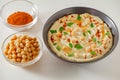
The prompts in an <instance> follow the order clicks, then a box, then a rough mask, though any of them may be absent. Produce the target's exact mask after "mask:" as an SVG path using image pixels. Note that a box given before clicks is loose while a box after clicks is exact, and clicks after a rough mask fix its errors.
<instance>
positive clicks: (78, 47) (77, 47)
mask: <svg viewBox="0 0 120 80" xmlns="http://www.w3.org/2000/svg"><path fill="white" fill-rule="evenodd" d="M75 48H76V49H82V48H83V47H82V46H81V45H80V44H76V45H75Z"/></svg>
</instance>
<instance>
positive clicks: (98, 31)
mask: <svg viewBox="0 0 120 80" xmlns="http://www.w3.org/2000/svg"><path fill="white" fill-rule="evenodd" d="M95 35H96V36H97V37H98V38H100V30H97V32H96V34H95Z"/></svg>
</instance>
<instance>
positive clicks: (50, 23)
mask: <svg viewBox="0 0 120 80" xmlns="http://www.w3.org/2000/svg"><path fill="white" fill-rule="evenodd" d="M81 8H83V9H89V10H93V11H96V12H99V13H100V14H102V15H104V16H105V17H106V18H107V19H108V20H109V21H110V23H111V24H112V25H113V27H110V26H108V27H109V28H114V30H116V32H115V33H116V34H115V35H113V32H112V30H111V29H110V30H111V32H112V35H113V45H112V47H111V49H110V50H109V51H108V52H107V53H105V54H104V55H103V56H101V57H100V58H97V59H95V60H94V59H93V60H90V61H85V62H74V61H69V60H66V59H64V58H62V57H59V56H58V55H57V54H56V53H55V52H54V51H53V50H52V49H51V48H50V45H49V43H48V41H46V38H47V37H46V36H47V35H48V30H49V29H50V28H51V25H52V24H53V23H54V22H55V21H56V20H57V19H59V18H61V14H64V15H62V17H63V16H65V15H69V14H74V13H75V12H74V11H73V12H71V13H69V14H67V13H64V11H66V10H69V9H81ZM88 12H89V11H88ZM88 12H86V13H88ZM60 13H61V14H60ZM84 13H85V12H84ZM58 14H59V15H60V16H59V17H57V19H56V20H55V19H54V20H52V19H53V18H55V17H56V16H58ZM76 14H82V13H76ZM92 15H95V14H92ZM95 16H96V15H95ZM98 17H99V16H98ZM100 18H101V17H100ZM102 20H103V19H102ZM51 21H52V22H51ZM103 21H104V20H103ZM105 23H106V22H105ZM48 24H49V25H50V26H48V27H49V28H48V29H47V34H46V35H45V34H44V33H45V32H44V31H46V30H45V27H46V25H48ZM106 24H107V23H106ZM107 25H108V24H107ZM42 37H43V40H44V44H45V45H46V47H47V49H48V50H49V51H50V53H52V54H53V55H54V56H56V57H58V58H59V59H61V60H63V61H66V62H70V63H91V62H96V61H99V60H101V59H103V58H105V57H106V56H108V55H109V54H111V53H112V52H113V50H114V49H115V48H116V46H117V44H118V41H119V31H118V28H117V26H116V24H115V22H114V21H113V20H112V19H111V18H110V17H109V16H108V15H106V14H105V13H103V12H101V11H99V10H97V9H94V8H90V7H79V6H77V7H68V8H65V9H62V10H59V11H57V12H55V13H54V14H53V15H51V16H50V17H49V18H48V19H47V21H46V22H45V24H44V27H43V30H42ZM114 38H116V39H115V40H114ZM47 39H48V38H47ZM115 41H116V42H115Z"/></svg>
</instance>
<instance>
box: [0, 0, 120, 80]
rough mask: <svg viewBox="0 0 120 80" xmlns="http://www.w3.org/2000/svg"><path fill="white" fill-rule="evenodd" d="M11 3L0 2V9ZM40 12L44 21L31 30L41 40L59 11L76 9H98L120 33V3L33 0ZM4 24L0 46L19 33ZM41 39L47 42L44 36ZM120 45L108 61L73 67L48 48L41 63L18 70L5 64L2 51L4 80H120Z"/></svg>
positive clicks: (1, 75) (0, 75)
mask: <svg viewBox="0 0 120 80" xmlns="http://www.w3.org/2000/svg"><path fill="white" fill-rule="evenodd" d="M7 1H10V0H0V7H1V6H2V5H3V4H4V3H6V2H7ZM30 1H32V2H33V3H35V4H36V5H37V6H38V8H39V12H40V16H39V18H40V20H39V22H38V23H37V24H36V25H35V26H34V28H32V29H30V30H26V31H28V32H31V33H35V34H37V35H39V36H40V37H41V31H42V28H43V25H44V23H45V22H46V20H47V19H48V18H49V17H50V16H51V15H52V14H53V13H55V12H57V11H59V10H61V9H64V8H67V7H73V6H86V7H92V8H95V9H98V10H100V11H102V12H104V13H105V14H107V15H108V16H110V17H111V18H112V19H113V20H114V22H115V23H116V25H117V27H118V29H119V31H120V0H30ZM15 32H16V31H13V30H11V29H9V28H7V27H5V25H4V24H2V23H1V22H0V47H1V45H2V43H3V40H4V39H5V38H6V37H7V36H8V35H10V34H12V33H15ZM41 39H43V38H42V37H41ZM119 47H120V43H118V45H117V47H116V49H115V50H114V51H113V52H112V53H111V54H110V55H109V56H107V57H106V58H104V59H102V60H100V61H98V62H95V63H89V64H72V63H68V62H64V61H62V60H60V59H58V58H56V57H55V56H54V55H52V54H51V53H50V52H49V51H48V50H47V48H46V46H45V45H44V51H43V53H44V55H43V56H42V58H41V60H40V61H38V62H37V63H35V64H34V65H32V66H29V67H26V68H20V67H15V66H13V65H11V64H9V63H8V62H6V61H5V59H4V57H3V55H2V52H1V50H0V80H120V52H119V51H120V48H119Z"/></svg>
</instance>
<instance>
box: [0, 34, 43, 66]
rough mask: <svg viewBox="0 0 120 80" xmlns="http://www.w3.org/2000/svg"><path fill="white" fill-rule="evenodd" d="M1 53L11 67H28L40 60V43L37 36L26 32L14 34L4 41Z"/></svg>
mask: <svg viewBox="0 0 120 80" xmlns="http://www.w3.org/2000/svg"><path fill="white" fill-rule="evenodd" d="M2 53H3V55H4V58H5V59H6V60H7V61H8V62H9V63H11V64H13V65H16V66H20V67H25V66H29V65H32V64H34V63H35V62H37V61H38V60H39V59H40V58H41V56H42V54H43V53H42V42H41V40H40V39H39V37H38V36H36V35H34V34H31V33H28V32H18V33H14V34H12V35H10V36H8V37H7V38H6V39H5V40H4V42H3V45H2Z"/></svg>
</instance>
